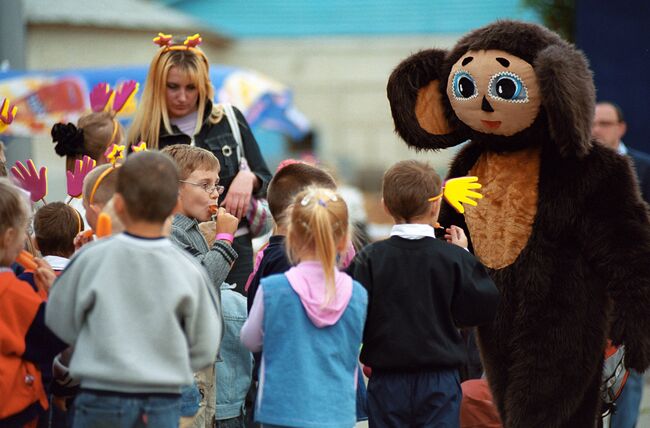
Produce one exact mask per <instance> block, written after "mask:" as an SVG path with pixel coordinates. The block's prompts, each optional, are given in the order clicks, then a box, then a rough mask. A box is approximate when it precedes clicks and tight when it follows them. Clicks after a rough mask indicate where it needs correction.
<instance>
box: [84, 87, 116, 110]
mask: <svg viewBox="0 0 650 428" xmlns="http://www.w3.org/2000/svg"><path fill="white" fill-rule="evenodd" d="M113 95H115V91H113V90H112V89H111V87H110V85H109V84H108V83H98V84H96V85H95V87H94V88H93V90H92V91H90V108H91V109H92V111H94V112H95V113H99V112H102V111H104V110H106V107H107V106H108V105H109V103H110V100H111V98H112V97H113Z"/></svg>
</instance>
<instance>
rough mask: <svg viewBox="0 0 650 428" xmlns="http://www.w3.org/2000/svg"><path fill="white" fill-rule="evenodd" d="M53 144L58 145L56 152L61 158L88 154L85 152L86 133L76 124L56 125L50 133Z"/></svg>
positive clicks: (55, 148)
mask: <svg viewBox="0 0 650 428" xmlns="http://www.w3.org/2000/svg"><path fill="white" fill-rule="evenodd" d="M50 135H51V136H52V142H54V143H56V146H54V151H55V152H56V154H57V155H59V156H77V155H84V154H87V153H86V152H85V150H84V132H83V129H80V128H77V127H76V126H75V125H74V123H67V124H64V123H55V124H54V126H52V131H51V132H50Z"/></svg>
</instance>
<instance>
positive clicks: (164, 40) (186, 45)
mask: <svg viewBox="0 0 650 428" xmlns="http://www.w3.org/2000/svg"><path fill="white" fill-rule="evenodd" d="M153 42H154V43H155V44H157V45H158V46H160V47H161V48H164V49H166V50H182V49H193V48H196V47H197V46H199V45H200V44H201V42H203V39H202V38H201V35H200V34H199V33H196V34H194V35H193V36H188V37H186V38H185V40H184V41H183V44H178V43H174V38H173V36H172V35H171V34H163V33H158V36H157V37H154V39H153Z"/></svg>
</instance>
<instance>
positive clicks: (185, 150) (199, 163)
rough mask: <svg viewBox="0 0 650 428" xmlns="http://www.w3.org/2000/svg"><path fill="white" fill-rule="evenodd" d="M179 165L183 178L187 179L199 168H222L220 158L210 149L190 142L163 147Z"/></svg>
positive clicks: (211, 169)
mask: <svg viewBox="0 0 650 428" xmlns="http://www.w3.org/2000/svg"><path fill="white" fill-rule="evenodd" d="M162 152H163V153H166V154H168V155H169V156H170V157H171V158H172V159H173V160H174V162H176V165H177V166H178V175H179V176H180V179H181V180H187V177H189V176H190V175H191V174H192V172H194V171H197V170H206V171H217V172H219V170H220V169H221V166H220V165H219V159H217V157H216V156H215V155H214V154H213V153H212V152H211V151H209V150H206V149H202V148H200V147H195V146H190V145H188V144H174V145H171V146H167V147H165V148H164V149H162Z"/></svg>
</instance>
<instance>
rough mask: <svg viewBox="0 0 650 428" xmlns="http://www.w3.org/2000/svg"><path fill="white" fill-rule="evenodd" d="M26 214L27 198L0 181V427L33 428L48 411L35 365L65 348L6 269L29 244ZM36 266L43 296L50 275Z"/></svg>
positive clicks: (38, 304) (39, 306)
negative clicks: (26, 243) (17, 427)
mask: <svg viewBox="0 0 650 428" xmlns="http://www.w3.org/2000/svg"><path fill="white" fill-rule="evenodd" d="M28 213H29V205H28V202H27V198H26V197H24V196H23V195H22V194H21V191H20V190H19V189H18V188H16V187H15V186H13V185H12V184H11V183H10V182H9V180H7V179H6V178H0V343H2V346H0V369H1V371H2V376H0V397H2V399H1V400H0V426H18V425H20V426H28V427H31V426H36V424H37V422H38V418H39V417H40V416H42V415H43V414H44V412H45V410H47V408H48V406H49V404H48V401H47V398H46V395H45V390H44V389H43V383H42V380H41V373H40V370H39V369H38V364H39V363H47V362H49V363H51V362H52V360H53V358H54V356H55V355H56V354H57V353H59V352H60V351H62V350H63V349H64V348H65V347H66V345H65V344H64V343H63V342H61V341H60V340H59V339H58V338H57V337H56V336H54V334H53V333H52V332H51V331H50V330H49V329H48V328H47V327H46V326H45V321H44V314H45V301H44V300H43V297H41V295H39V293H38V292H37V290H34V289H33V288H32V287H31V286H30V285H29V284H28V283H27V282H24V281H20V280H19V279H18V278H16V275H15V274H14V272H13V271H12V270H11V268H10V266H11V264H12V263H13V261H14V260H15V259H16V257H17V256H18V253H20V251H21V250H22V249H23V247H24V245H25V241H26V239H27V223H28ZM35 262H36V265H37V268H36V270H35V272H34V279H35V282H36V285H37V286H38V288H39V290H42V292H43V293H46V292H47V291H48V290H49V288H50V286H51V285H52V283H53V282H54V278H55V276H54V272H53V271H52V268H51V267H50V266H49V265H48V264H47V263H46V262H45V261H43V260H41V259H38V258H37V259H35ZM13 424H18V425H13Z"/></svg>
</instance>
